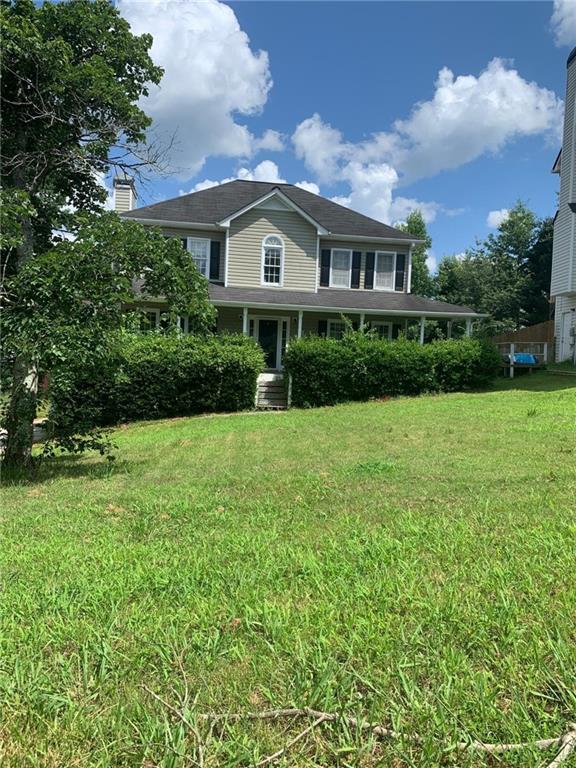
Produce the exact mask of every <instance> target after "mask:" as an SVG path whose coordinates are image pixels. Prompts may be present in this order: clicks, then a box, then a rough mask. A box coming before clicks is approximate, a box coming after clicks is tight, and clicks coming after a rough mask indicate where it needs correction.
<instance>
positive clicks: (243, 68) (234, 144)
mask: <svg viewBox="0 0 576 768" xmlns="http://www.w3.org/2000/svg"><path fill="white" fill-rule="evenodd" d="M119 9H120V12H121V13H122V15H123V16H124V17H125V18H126V19H127V20H128V21H129V23H130V25H131V27H132V29H133V31H134V32H135V33H136V34H142V33H144V32H150V33H152V35H153V37H154V43H153V45H152V51H151V55H152V58H153V60H154V61H155V62H156V63H157V64H160V65H161V66H162V67H164V70H165V73H164V77H163V78H162V81H161V83H160V86H159V87H153V88H152V89H151V92H150V95H149V96H148V98H146V99H145V100H144V103H143V107H144V109H145V111H146V112H147V113H148V114H149V115H150V116H151V117H153V118H154V125H155V127H156V129H157V131H158V133H159V135H160V136H166V137H167V136H171V135H172V134H173V133H174V132H175V131H176V134H177V136H176V141H177V148H176V152H175V155H174V158H173V162H174V164H175V165H176V166H178V167H179V169H180V172H179V175H180V177H181V178H189V177H190V176H192V175H193V174H195V173H197V172H198V171H199V170H200V169H201V167H202V165H203V163H204V161H205V159H206V158H207V157H208V156H209V155H225V156H230V157H250V156H251V155H252V154H253V153H254V152H255V151H257V150H258V149H268V150H278V149H280V148H281V147H282V146H283V144H282V139H281V136H280V134H278V133H277V132H276V131H266V132H265V133H264V135H263V136H262V137H261V138H259V139H258V138H255V137H254V136H253V135H252V134H251V133H250V131H249V130H248V128H247V127H246V126H245V125H242V124H240V123H239V122H237V118H238V117H239V116H242V115H254V114H258V113H259V112H260V111H261V110H262V108H263V106H264V104H265V103H266V100H267V97H268V92H269V90H270V88H271V86H272V79H271V75H270V68H269V62H268V54H267V53H266V52H265V51H257V52H254V51H253V50H252V48H251V47H250V40H249V39H248V36H247V35H246V33H245V32H244V31H243V30H242V29H241V28H240V25H239V23H238V20H237V18H236V16H235V14H234V11H233V10H232V9H231V8H230V6H228V5H225V4H224V3H220V2H218V0H203V2H198V1H197V0H146V2H142V1H141V0H119Z"/></svg>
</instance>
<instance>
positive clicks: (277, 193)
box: [218, 189, 328, 235]
mask: <svg viewBox="0 0 576 768" xmlns="http://www.w3.org/2000/svg"><path fill="white" fill-rule="evenodd" d="M271 197H278V198H280V200H282V202H283V203H285V204H286V205H287V206H288V207H289V208H291V209H292V210H293V211H296V213H299V214H300V216H302V218H303V219H306V221H307V222H308V223H309V224H312V226H313V227H314V228H315V229H316V231H317V232H318V234H319V235H327V234H328V230H327V229H325V228H324V227H323V226H322V225H321V224H319V223H318V222H317V221H316V220H315V219H313V218H312V216H310V215H309V214H307V213H306V211H303V210H302V208H300V206H299V205H296V203H294V202H293V201H292V200H290V198H289V197H287V196H286V195H285V194H284V193H283V192H282V190H281V189H272V190H270V192H267V193H266V194H265V195H262V197H259V198H258V199H257V200H254V201H253V202H252V203H250V204H249V205H245V206H244V208H240V210H239V211H236V212H235V213H233V214H232V215H231V216H228V217H227V218H225V219H222V221H219V222H218V225H219V226H221V227H229V226H230V222H231V221H232V220H233V219H237V218H238V216H242V214H243V213H246V212H247V211H251V210H252V208H256V207H257V206H258V205H261V204H262V203H264V202H265V201H266V200H269V199H270V198H271Z"/></svg>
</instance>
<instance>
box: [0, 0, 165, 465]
mask: <svg viewBox="0 0 576 768" xmlns="http://www.w3.org/2000/svg"><path fill="white" fill-rule="evenodd" d="M0 33H1V35H2V42H3V51H2V58H1V74H2V93H1V104H0V107H1V110H2V127H1V136H0V138H1V144H2V148H1V161H2V162H1V183H2V188H3V189H4V190H6V191H7V192H11V191H13V192H16V193H18V194H19V195H21V196H22V199H23V201H24V203H23V204H24V208H23V209H22V210H21V215H20V217H19V229H20V236H19V237H17V238H16V245H15V246H14V247H10V248H8V249H5V250H4V251H3V253H2V256H3V262H2V275H6V276H12V277H13V278H15V279H16V278H17V276H18V273H20V272H21V271H22V270H23V269H24V268H25V267H26V266H27V264H28V262H30V261H31V260H33V259H35V258H36V257H38V256H39V255H41V254H45V253H46V252H47V250H48V249H49V247H50V245H51V239H52V233H53V231H54V229H55V228H57V227H58V226H60V225H61V223H62V222H63V221H65V220H66V217H67V216H69V210H70V206H72V207H73V208H75V209H76V210H80V211H82V210H85V211H86V210H95V209H97V208H98V207H99V206H100V205H101V204H102V202H103V200H104V198H105V196H106V192H105V190H104V189H103V187H102V185H101V183H100V182H99V176H100V175H102V174H106V173H107V172H108V171H109V170H110V169H111V168H120V169H122V170H126V171H133V172H136V173H140V172H141V171H142V170H143V169H145V168H146V167H149V166H150V165H151V164H154V163H158V162H160V161H161V152H159V150H158V147H157V146H155V145H154V144H153V143H152V144H150V143H146V131H147V128H148V127H149V125H150V119H149V118H148V117H147V116H146V115H145V113H144V112H143V111H142V110H141V109H140V108H139V106H138V102H139V100H140V98H141V97H142V96H145V95H147V93H148V87H149V84H151V83H158V82H159V81H160V78H161V76H162V70H161V69H160V68H159V67H157V66H155V65H154V63H153V62H152V60H151V58H150V56H149V49H150V46H151V44H152V38H151V37H150V35H141V36H135V35H133V34H132V33H131V31H130V28H129V25H128V23H127V22H126V21H125V20H124V19H123V18H122V17H121V16H120V14H119V13H118V11H117V9H116V8H115V7H114V6H113V5H112V3H110V2H108V0H69V1H68V2H65V3H50V2H45V3H44V4H43V5H42V6H37V5H36V4H35V3H34V2H33V0H3V2H2V3H1V4H0ZM37 384H38V360H37V359H35V357H34V352H33V350H30V349H21V350H18V352H17V354H16V357H15V360H14V367H13V373H12V389H11V395H10V403H9V406H8V412H7V417H6V427H7V431H8V440H7V445H6V451H5V459H6V460H7V461H8V462H11V463H19V464H24V463H26V462H27V461H28V460H29V458H30V453H31V443H32V431H33V419H34V416H35V413H36V395H37Z"/></svg>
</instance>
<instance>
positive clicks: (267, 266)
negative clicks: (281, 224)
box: [262, 235, 284, 285]
mask: <svg viewBox="0 0 576 768" xmlns="http://www.w3.org/2000/svg"><path fill="white" fill-rule="evenodd" d="M283 270H284V243H283V242H282V238H281V237H279V236H278V235H267V236H266V237H265V238H264V240H263V241H262V285H282V273H283Z"/></svg>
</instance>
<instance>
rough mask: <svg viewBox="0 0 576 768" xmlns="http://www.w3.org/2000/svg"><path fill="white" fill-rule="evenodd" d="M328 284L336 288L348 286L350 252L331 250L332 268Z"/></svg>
mask: <svg viewBox="0 0 576 768" xmlns="http://www.w3.org/2000/svg"><path fill="white" fill-rule="evenodd" d="M330 284H331V285H333V286H335V287H337V288H348V287H349V286H350V252H349V251H339V250H334V251H332V270H331V279H330Z"/></svg>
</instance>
